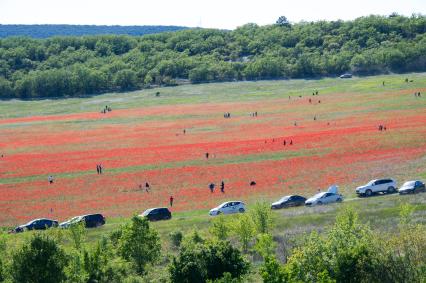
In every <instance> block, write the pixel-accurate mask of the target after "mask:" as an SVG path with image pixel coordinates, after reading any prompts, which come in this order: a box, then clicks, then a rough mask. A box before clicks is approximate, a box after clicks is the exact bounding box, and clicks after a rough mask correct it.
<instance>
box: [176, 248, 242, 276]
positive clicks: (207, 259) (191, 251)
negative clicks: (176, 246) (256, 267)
mask: <svg viewBox="0 0 426 283" xmlns="http://www.w3.org/2000/svg"><path fill="white" fill-rule="evenodd" d="M248 271H249V263H248V262H247V261H246V260H245V259H244V258H243V257H242V255H241V253H240V251H239V250H238V249H235V248H234V247H232V245H231V244H230V243H229V242H223V241H218V242H207V243H198V244H196V245H192V246H188V247H187V246H182V248H181V250H180V253H179V255H178V257H174V258H173V261H172V263H171V264H170V266H169V272H170V279H171V281H172V282H176V283H186V282H188V283H189V282H206V281H207V280H216V279H220V278H222V277H223V276H224V274H225V273H229V274H230V277H231V278H240V277H241V276H243V275H244V274H246V273H247V272H248ZM228 277H229V275H228Z"/></svg>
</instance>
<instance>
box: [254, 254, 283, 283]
mask: <svg viewBox="0 0 426 283" xmlns="http://www.w3.org/2000/svg"><path fill="white" fill-rule="evenodd" d="M259 272H260V275H261V276H262V279H263V282H265V283H284V282H289V281H288V280H287V275H286V272H285V270H284V266H283V265H282V264H281V263H279V262H278V260H277V259H276V258H275V257H274V256H267V257H265V262H264V263H263V264H262V266H261V267H260V271H259Z"/></svg>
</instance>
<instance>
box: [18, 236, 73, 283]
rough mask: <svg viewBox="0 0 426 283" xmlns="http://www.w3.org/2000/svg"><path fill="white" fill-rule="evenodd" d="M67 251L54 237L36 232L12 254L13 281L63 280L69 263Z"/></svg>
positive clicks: (42, 282)
mask: <svg viewBox="0 0 426 283" xmlns="http://www.w3.org/2000/svg"><path fill="white" fill-rule="evenodd" d="M67 261H68V260H67V256H66V254H65V252H64V251H63V250H62V249H61V248H60V247H59V246H58V245H57V244H56V242H55V241H53V240H52V239H50V238H48V237H46V236H43V235H40V234H35V235H34V236H33V237H32V238H31V240H30V241H29V243H27V244H25V245H24V246H23V247H22V248H21V249H20V250H18V251H17V252H16V253H15V254H13V256H12V265H11V268H10V275H11V277H12V281H13V282H20V283H24V282H34V283H36V282H40V283H49V282H52V283H54V282H63V281H64V280H65V271H64V268H65V266H66V265H67Z"/></svg>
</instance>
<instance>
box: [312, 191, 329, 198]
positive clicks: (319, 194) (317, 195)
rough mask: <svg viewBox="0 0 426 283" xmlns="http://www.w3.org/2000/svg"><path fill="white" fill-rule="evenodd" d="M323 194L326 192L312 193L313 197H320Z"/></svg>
mask: <svg viewBox="0 0 426 283" xmlns="http://www.w3.org/2000/svg"><path fill="white" fill-rule="evenodd" d="M325 194H326V192H321V193H318V194H316V195H314V196H313V198H320V197H322V196H323V195H325Z"/></svg>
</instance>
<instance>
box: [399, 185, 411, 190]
mask: <svg viewBox="0 0 426 283" xmlns="http://www.w3.org/2000/svg"><path fill="white" fill-rule="evenodd" d="M412 189H414V186H403V187H401V188H399V190H400V191H405V190H412Z"/></svg>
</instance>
